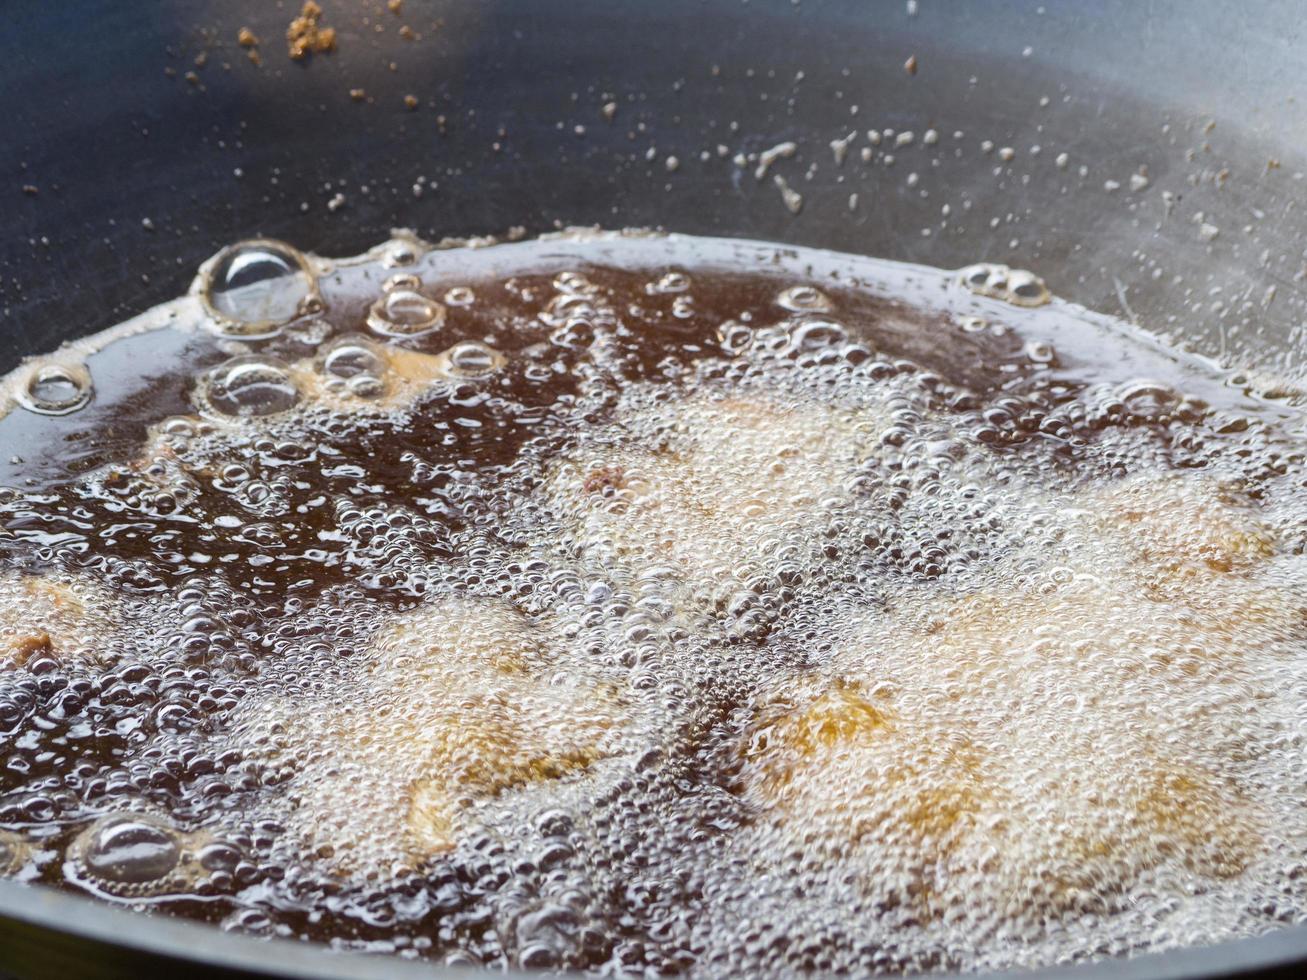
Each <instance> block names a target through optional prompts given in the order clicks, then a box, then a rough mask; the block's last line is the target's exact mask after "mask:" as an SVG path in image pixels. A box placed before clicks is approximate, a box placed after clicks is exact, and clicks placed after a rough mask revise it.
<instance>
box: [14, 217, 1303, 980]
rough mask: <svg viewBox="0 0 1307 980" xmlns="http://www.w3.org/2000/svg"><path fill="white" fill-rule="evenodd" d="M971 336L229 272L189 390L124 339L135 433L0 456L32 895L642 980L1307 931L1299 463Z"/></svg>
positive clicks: (673, 263) (347, 269) (827, 282)
mask: <svg viewBox="0 0 1307 980" xmlns="http://www.w3.org/2000/svg"><path fill="white" fill-rule="evenodd" d="M832 263H833V265H832ZM869 283H875V284H876V285H875V286H871V285H867V284H869ZM961 285H962V286H963V287H965V288H959V273H956V272H938V273H935V272H931V271H930V270H924V269H921V268H919V267H901V266H896V265H893V264H889V263H876V262H872V261H870V260H862V259H856V258H853V257H832V256H831V255H829V254H827V253H815V252H806V251H804V250H801V249H800V250H795V249H788V248H787V249H774V248H771V247H768V246H764V245H760V244H748V243H740V242H731V243H727V244H719V245H714V244H713V243H709V242H703V241H700V240H694V239H686V238H676V237H671V238H663V237H659V236H647V235H646V236H605V235H596V234H595V233H582V234H575V235H564V236H558V237H554V238H550V239H548V240H542V241H540V242H523V243H519V244H513V245H496V246H494V247H493V248H475V249H433V248H429V247H427V246H425V245H424V244H423V243H421V242H418V241H417V240H416V239H414V238H412V237H411V236H400V237H397V238H396V239H394V240H393V241H391V242H388V243H386V244H384V245H382V246H379V247H378V248H377V249H374V250H372V251H371V252H369V253H366V254H365V255H363V256H360V257H357V258H354V259H343V260H338V261H334V262H325V261H324V260H320V259H316V258H312V257H307V256H303V255H300V254H299V253H297V252H295V251H294V250H293V249H292V248H291V247H290V246H288V245H284V244H282V243H272V242H250V243H243V244H241V245H238V246H234V247H233V248H232V249H228V250H225V251H224V252H222V253H220V254H219V255H218V256H217V257H215V259H214V260H212V261H211V262H210V263H208V264H206V266H205V269H204V270H203V273H202V276H201V279H200V281H199V283H198V285H197V289H196V292H195V294H194V296H193V297H192V298H191V299H190V300H186V301H179V303H178V304H177V305H176V306H175V307H173V310H174V312H175V314H176V315H175V317H174V318H173V320H175V321H176V325H175V326H167V327H163V328H160V329H161V331H162V332H160V333H157V334H154V335H147V336H148V338H149V341H150V343H151V346H152V348H155V347H157V349H158V350H160V351H165V352H168V351H170V352H171V353H167V354H160V355H159V358H158V359H157V362H153V363H151V365H150V369H149V370H150V377H149V378H141V379H136V378H127V379H123V376H122V374H121V371H120V370H119V371H118V373H116V374H115V372H114V370H113V369H112V365H113V364H114V363H116V362H115V361H114V360H113V358H114V356H115V354H116V352H119V351H121V350H122V349H124V348H121V347H119V346H117V345H119V344H125V343H128V342H129V339H123V338H125V337H127V336H128V335H126V334H124V335H123V337H118V338H117V339H114V337H109V338H107V339H105V341H104V346H103V350H102V351H101V352H99V353H92V354H90V355H88V356H87V357H86V358H85V361H84V364H83V362H81V361H79V362H77V363H79V364H82V365H83V369H84V371H85V378H86V379H88V382H89V378H90V377H91V376H94V377H95V378H96V382H97V387H96V391H95V401H94V404H93V406H92V407H91V408H89V409H87V410H86V411H82V412H77V411H69V412H68V413H67V414H54V413H45V414H43V413H41V412H39V411H37V412H35V413H32V412H15V413H14V414H13V415H10V416H0V444H3V445H4V446H5V448H6V453H5V454H4V455H5V456H14V457H17V458H18V462H17V463H15V464H13V465H14V466H15V467H17V472H18V475H19V478H18V479H16V480H14V481H13V485H11V486H7V487H0V758H2V760H3V764H2V765H0V874H4V875H8V876H15V877H18V878H19V879H21V880H24V881H33V882H40V883H44V884H46V885H50V886H55V887H61V888H66V889H73V890H76V891H80V892H84V893H89V894H92V895H95V896H98V897H99V898H102V899H105V900H109V901H117V902H122V903H127V904H130V905H145V904H149V905H150V906H151V908H152V909H154V910H156V911H158V912H167V913H171V914H176V915H182V916H189V917H194V918H199V919H202V920H204V921H208V922H217V923H219V924H220V925H221V927H222V928H225V929H229V930H234V931H240V932H247V933H251V934H255V935H264V936H282V937H287V938H300V939H307V940H315V941H321V942H328V943H331V944H333V945H334V946H336V947H338V948H347V949H360V950H368V951H372V952H391V953H394V954H396V955H400V956H405V957H416V958H422V959H426V960H430V961H432V962H437V963H450V964H472V965H481V966H485V967H488V968H492V969H500V970H502V969H506V968H527V969H549V970H578V971H585V972H589V973H591V974H593V975H610V974H617V975H631V974H643V975H646V976H662V975H671V974H686V973H688V974H690V975H692V976H704V977H707V976H724V975H732V976H734V975H740V976H794V975H817V974H820V975H835V974H850V975H861V976H866V975H882V974H901V973H905V972H906V973H911V972H923V971H944V970H984V969H1011V968H1021V967H1040V966H1047V965H1050V964H1055V963H1065V962H1077V961H1081V960H1088V959H1093V958H1097V957H1101V956H1109V955H1129V954H1133V953H1138V952H1141V951H1143V950H1147V949H1161V948H1169V947H1174V946H1182V945H1189V944H1197V943H1206V942H1211V941H1213V940H1219V939H1225V938H1235V937H1240V936H1249V935H1256V934H1259V933H1262V932H1265V931H1268V930H1270V929H1272V928H1275V927H1276V926H1278V925H1281V924H1285V923H1301V922H1304V921H1307V875H1304V873H1303V868H1304V862H1305V861H1307V832H1305V831H1304V830H1303V829H1302V820H1301V814H1302V809H1303V807H1304V806H1307V789H1305V788H1304V787H1307V755H1305V754H1304V751H1303V749H1304V747H1305V746H1307V724H1305V723H1304V721H1303V717H1304V713H1303V711H1302V706H1303V703H1304V701H1305V700H1307V656H1305V651H1307V599H1304V596H1307V531H1304V528H1307V504H1305V503H1304V499H1305V498H1304V495H1303V492H1302V491H1303V488H1304V487H1305V486H1307V450H1305V449H1304V445H1303V435H1302V431H1303V430H1302V419H1301V417H1300V416H1299V415H1296V414H1294V412H1295V411H1296V410H1295V409H1294V408H1293V407H1292V406H1285V405H1283V404H1276V405H1269V404H1264V403H1257V402H1254V401H1253V400H1252V399H1250V398H1249V397H1247V396H1246V395H1245V393H1244V392H1243V391H1242V390H1240V389H1239V388H1238V387H1236V386H1232V385H1230V384H1227V383H1226V380H1225V379H1224V378H1223V377H1220V376H1216V375H1213V374H1212V373H1211V372H1210V371H1209V370H1208V368H1207V367H1206V366H1205V365H1203V364H1201V363H1199V362H1196V361H1192V362H1191V361H1189V360H1187V359H1185V357H1184V356H1183V355H1182V354H1180V353H1178V352H1175V351H1171V350H1167V349H1164V348H1162V347H1160V346H1152V345H1146V344H1141V343H1137V342H1136V341H1135V340H1134V339H1132V337H1133V336H1134V335H1133V334H1131V333H1129V332H1127V331H1124V330H1121V329H1120V327H1119V325H1118V324H1116V323H1115V322H1114V321H1110V320H1108V319H1106V318H1102V317H1096V316H1094V315H1092V314H1087V313H1085V312H1084V311H1083V310H1078V309H1076V308H1072V307H1068V306H1066V305H1065V304H1062V303H1060V302H1059V301H1057V300H1055V299H1052V298H1051V297H1049V296H1048V293H1047V290H1046V289H1045V288H1044V286H1043V283H1042V282H1041V281H1040V280H1039V279H1037V278H1036V277H1034V276H1033V275H1031V274H1029V273H1022V272H1018V271H1014V270H1009V269H1006V268H1005V267H1001V266H990V265H984V266H976V267H972V268H970V269H967V270H964V272H963V273H961ZM433 297H440V298H441V299H440V301H437V300H436V299H434V298H433ZM1034 307H1038V308H1034ZM173 320H170V321H168V322H169V323H172V322H173ZM195 328H199V329H195ZM174 330H175V331H176V332H177V334H178V336H179V337H181V338H183V341H184V342H181V343H176V344H173V343H170V342H167V341H170V338H171V335H172V334H171V332H172V331H174ZM115 337H117V335H115ZM156 342H157V343H156ZM88 349H89V348H88ZM119 356H120V355H119ZM61 357H62V356H61ZM59 363H60V364H63V363H64V360H63V359H61V360H60V361H59ZM27 370H28V371H29V373H27V374H17V375H14V376H13V377H12V378H11V379H10V380H9V382H8V384H10V388H8V389H7V390H9V391H10V392H11V393H13V396H14V402H15V403H17V404H19V405H27V402H25V401H24V396H23V391H24V390H25V389H24V386H25V385H29V382H30V381H31V379H32V378H33V377H35V376H34V375H32V374H31V373H30V371H31V366H30V365H29V367H28V369H27ZM65 370H72V369H71V368H66V369H65ZM79 376H80V375H79ZM68 377H71V375H68ZM111 379H117V382H116V383H110V381H111ZM48 381H49V389H48V390H45V391H44V395H45V396H47V397H48V398H49V399H50V400H51V403H52V404H54V403H56V402H57V401H58V400H59V399H60V398H63V397H65V396H67V397H69V398H71V395H72V392H71V391H64V390H63V389H62V387H61V386H62V385H63V384H64V382H63V381H61V380H60V379H59V378H57V377H55V376H53V375H51V376H50V377H49V378H48ZM29 387H30V385H29ZM88 390H89V388H88ZM28 407H31V406H28ZM33 426H36V427H37V428H35V429H33V428H32V427H33ZM32 432H35V435H34V436H33V435H32V434H31V433H32ZM24 439H26V440H27V441H26V442H24V441H23V440H24ZM70 447H71V448H70Z"/></svg>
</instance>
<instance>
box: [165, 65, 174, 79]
mask: <svg viewBox="0 0 1307 980" xmlns="http://www.w3.org/2000/svg"><path fill="white" fill-rule="evenodd" d="M163 73H164V74H165V75H167V76H168V77H169V78H176V77H177V69H176V68H174V67H173V66H172V65H166V66H165V67H164V69H163Z"/></svg>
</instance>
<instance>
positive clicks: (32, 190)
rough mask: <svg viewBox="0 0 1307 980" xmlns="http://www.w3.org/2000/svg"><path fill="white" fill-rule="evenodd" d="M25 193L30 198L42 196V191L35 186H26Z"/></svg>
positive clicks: (24, 186)
mask: <svg viewBox="0 0 1307 980" xmlns="http://www.w3.org/2000/svg"><path fill="white" fill-rule="evenodd" d="M23 193H24V194H26V195H27V196H28V197H36V195H37V194H40V193H41V191H40V190H39V189H38V188H37V186H36V185H35V184H24V185H23Z"/></svg>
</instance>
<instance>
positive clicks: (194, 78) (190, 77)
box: [182, 71, 200, 85]
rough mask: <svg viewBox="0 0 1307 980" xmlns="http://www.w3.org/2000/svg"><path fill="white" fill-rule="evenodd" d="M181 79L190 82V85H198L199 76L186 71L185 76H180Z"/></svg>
mask: <svg viewBox="0 0 1307 980" xmlns="http://www.w3.org/2000/svg"><path fill="white" fill-rule="evenodd" d="M182 78H184V79H186V81H188V82H190V83H191V84H192V85H199V84H200V76H199V75H197V74H195V72H193V71H188V72H187V73H186V74H185V75H183V76H182Z"/></svg>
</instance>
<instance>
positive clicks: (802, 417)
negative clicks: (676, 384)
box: [545, 395, 877, 586]
mask: <svg viewBox="0 0 1307 980" xmlns="http://www.w3.org/2000/svg"><path fill="white" fill-rule="evenodd" d="M876 421H877V419H876V415H875V413H874V411H869V412H865V413H854V412H847V411H843V410H840V409H837V408H834V407H831V406H828V405H823V404H819V403H816V402H808V401H798V400H795V401H789V400H783V399H781V398H770V397H765V396H761V395H759V396H756V397H743V396H736V397H731V398H712V397H711V396H709V395H697V396H695V397H692V398H689V399H685V400H682V401H679V402H675V403H672V404H668V403H661V404H655V405H650V406H641V407H637V408H633V409H631V410H629V411H627V412H626V413H622V414H619V416H618V419H617V423H616V425H615V427H614V431H613V433H612V436H613V438H606V439H604V440H602V441H601V442H599V443H598V445H596V446H595V447H594V448H593V449H592V448H591V447H589V446H587V445H581V446H578V447H577V448H576V450H575V451H574V452H573V454H572V456H571V457H570V458H568V459H566V460H564V461H563V462H562V463H560V464H559V465H558V466H557V467H555V469H554V470H553V472H552V473H551V475H550V479H549V481H548V484H547V485H546V488H545V493H546V496H547V499H548V502H549V505H550V509H551V510H552V511H553V512H554V513H555V514H557V515H558V517H559V519H560V521H561V522H562V523H564V524H565V525H566V526H568V527H569V533H570V534H571V535H572V536H574V538H575V540H576V542H577V544H578V545H579V547H580V548H581V549H582V551H584V552H585V553H586V554H587V555H588V556H589V557H591V558H594V559H598V560H600V561H602V562H604V563H605V564H608V565H610V566H613V567H614V568H618V569H623V570H625V571H628V572H631V571H638V570H639V569H641V568H643V567H647V566H651V565H660V566H669V567H670V568H672V569H673V570H674V571H675V572H676V573H677V574H678V575H680V576H681V577H682V579H683V580H684V581H687V582H689V583H693V584H694V585H696V586H697V585H705V584H706V585H712V584H713V582H714V581H715V580H720V579H721V578H723V577H728V576H729V575H732V574H740V575H743V576H745V577H747V576H748V575H749V574H752V573H754V572H756V570H757V569H758V568H760V567H761V566H762V565H763V564H764V562H763V555H764V554H765V553H766V552H767V551H768V550H769V549H774V548H778V547H781V546H782V542H783V541H785V540H791V539H797V538H799V537H803V538H805V539H806V540H809V541H811V539H812V535H813V533H815V530H816V528H817V525H818V522H820V521H822V520H823V519H824V518H825V517H826V516H827V515H828V513H829V511H830V508H831V507H832V506H834V505H836V504H838V502H839V501H841V500H845V499H847V490H846V488H845V484H846V482H847V481H848V479H849V477H850V476H851V475H852V474H853V472H854V470H855V468H856V466H857V465H858V463H859V461H860V460H861V459H862V457H863V455H864V454H865V452H866V451H867V447H868V446H869V444H871V443H872V441H873V440H874V438H875V435H876V432H877V425H876Z"/></svg>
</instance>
